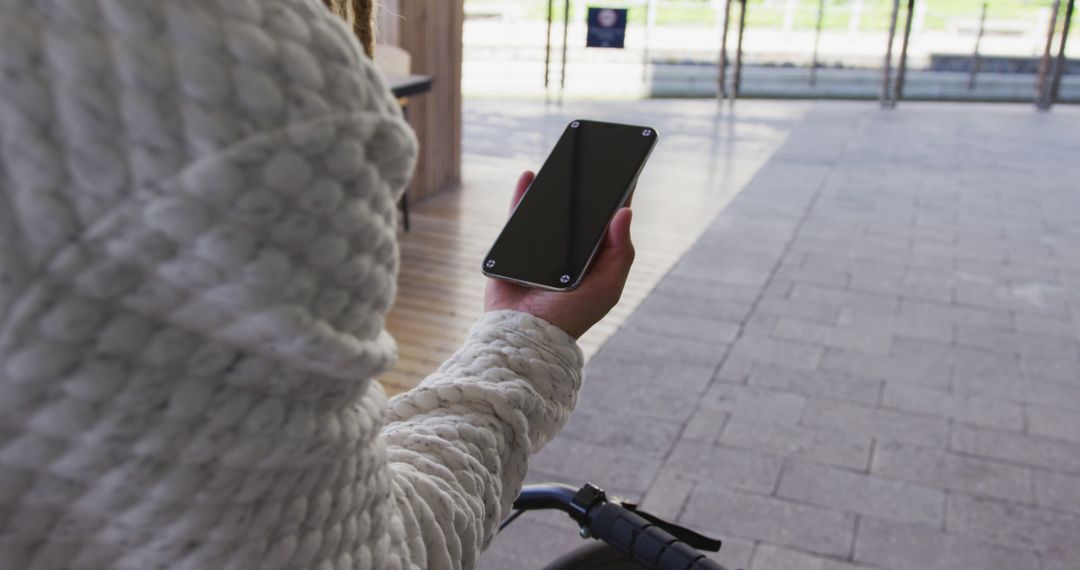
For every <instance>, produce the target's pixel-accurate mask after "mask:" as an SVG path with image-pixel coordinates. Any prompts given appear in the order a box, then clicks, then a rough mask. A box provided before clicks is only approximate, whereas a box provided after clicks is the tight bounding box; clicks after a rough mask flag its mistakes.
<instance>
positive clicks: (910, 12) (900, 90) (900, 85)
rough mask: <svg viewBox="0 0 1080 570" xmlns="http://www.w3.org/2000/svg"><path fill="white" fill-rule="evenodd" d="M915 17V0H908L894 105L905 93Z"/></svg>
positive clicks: (894, 86)
mask: <svg viewBox="0 0 1080 570" xmlns="http://www.w3.org/2000/svg"><path fill="white" fill-rule="evenodd" d="M914 18H915V0H908V3H907V20H906V21H905V22H904V41H903V43H901V44H900V66H899V67H898V68H897V69H896V84H895V85H893V97H892V106H893V107H895V106H896V103H897V102H898V101H900V97H902V96H903V95H904V74H905V73H907V46H908V41H909V40H910V38H911V21H912V20H913V19H914Z"/></svg>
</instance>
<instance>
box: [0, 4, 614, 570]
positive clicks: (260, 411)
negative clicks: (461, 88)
mask: <svg viewBox="0 0 1080 570" xmlns="http://www.w3.org/2000/svg"><path fill="white" fill-rule="evenodd" d="M369 8H370V7H369V6H367V5H366V4H365V3H364V2H359V6H358V9H355V8H354V9H351V10H349V11H348V12H349V13H350V14H353V15H355V14H359V15H360V16H361V18H360V20H361V21H360V25H359V26H358V28H359V29H360V30H361V31H364V30H365V29H366V28H367V25H368V22H367V20H366V19H365V18H364V17H363V15H364V14H365V13H369V12H370V10H369ZM363 35H364V34H363V33H362V34H361V36H363ZM366 37H367V38H368V40H370V33H367V34H366ZM368 47H369V48H370V46H368ZM414 150H415V142H414V140H413V136H412V134H411V133H410V131H409V129H408V127H407V126H406V124H405V123H404V121H402V119H401V116H400V113H399V111H398V109H397V105H396V103H395V101H394V100H393V98H392V97H391V96H390V94H389V93H388V92H387V89H386V87H385V85H384V82H383V80H382V79H381V78H380V76H379V74H378V72H376V70H375V69H374V67H373V66H372V64H371V62H370V61H369V59H368V58H367V57H366V56H365V55H364V53H363V51H362V49H361V46H360V45H359V44H358V42H357V40H356V37H355V34H354V33H353V31H352V30H350V29H349V27H348V26H347V25H346V24H345V23H344V22H343V21H342V20H341V19H340V18H337V17H335V16H334V15H333V14H332V13H331V12H330V11H328V10H327V9H326V8H325V7H324V6H323V5H322V4H320V3H319V2H318V1H317V0H261V1H259V0H183V1H181V0H175V1H171V2H146V1H144V0H79V1H75V0H3V1H0V568H4V569H8V568H11V569H28V570H29V569H49V570H52V569H59V568H87V569H99V568H131V569H139V570H147V569H152V568H192V569H195V568H198V569H204V568H205V569H208V568H319V569H331V568H333V569H355V568H380V569H381V568H387V569H394V568H470V567H472V566H473V565H474V563H475V561H476V558H477V555H478V554H479V552H480V551H481V550H482V549H483V547H484V546H485V545H486V544H487V543H488V541H490V540H491V538H492V536H493V535H494V533H495V529H496V526H497V523H498V521H499V519H500V517H502V516H503V515H504V514H505V513H506V512H507V510H508V508H509V506H510V504H511V502H512V501H513V499H514V497H515V496H516V494H517V492H518V491H519V490H520V487H521V483H522V480H523V478H524V476H525V472H526V469H527V466H528V457H529V455H530V453H532V452H534V451H536V450H537V449H539V448H540V447H541V446H542V445H544V443H545V442H546V441H548V440H550V439H551V438H552V437H554V435H555V434H556V432H557V431H558V430H559V428H560V427H561V426H562V425H563V423H564V422H565V421H566V419H567V416H568V414H569V413H570V410H571V409H572V408H573V406H574V402H575V399H576V395H577V391H578V388H579V386H580V383H581V367H582V356H581V353H580V351H579V350H578V348H577V346H576V344H575V341H574V338H575V337H577V336H579V335H580V334H581V333H583V332H584V331H585V330H586V329H588V328H589V327H590V326H591V325H592V324H594V323H595V322H596V321H597V320H599V319H600V318H601V317H602V316H603V315H604V314H605V313H606V312H607V310H608V309H610V308H611V307H612V306H613V305H614V304H615V302H616V301H617V300H618V297H619V294H620V292H621V289H622V285H623V282H624V281H625V279H626V274H627V271H628V269H629V267H630V263H631V262H632V258H633V248H632V246H631V245H630V241H629V223H630V216H629V211H623V212H620V213H619V215H617V216H616V218H615V221H614V222H613V224H612V226H611V229H610V230H609V235H608V237H607V239H606V242H605V245H604V247H603V249H602V251H601V254H600V256H599V258H598V262H597V263H596V266H595V267H594V269H593V270H592V272H591V274H590V275H589V276H588V277H587V278H586V280H585V282H584V285H583V286H582V287H581V288H580V289H579V290H577V291H575V292H573V293H566V294H554V293H546V292H541V291H538V290H531V289H523V288H519V287H515V286H511V285H508V284H505V283H494V282H493V283H491V284H490V285H489V287H488V291H487V309H488V312H487V313H486V314H484V316H482V317H481V318H480V320H479V321H478V322H477V323H476V325H475V327H474V328H473V330H472V332H471V334H470V336H469V338H468V340H466V342H465V344H464V346H463V347H462V348H461V350H459V351H458V352H457V353H456V354H455V355H454V356H453V357H452V358H451V359H450V360H448V361H447V362H446V363H445V364H444V365H443V366H442V367H440V368H439V370H438V372H436V373H435V374H433V375H432V376H430V377H429V378H427V379H426V380H425V381H424V382H423V383H422V384H421V385H420V386H419V387H418V388H416V389H414V390H412V391H411V392H408V393H406V394H403V395H401V396H399V397H397V398H394V399H393V400H391V401H389V402H387V400H386V398H385V396H384V393H383V391H382V388H381V387H380V386H379V385H378V383H376V382H373V381H372V380H371V379H372V378H373V377H375V376H377V375H378V374H380V373H382V372H384V371H386V370H387V369H388V368H389V367H390V366H391V365H392V363H393V361H394V358H395V352H396V351H395V345H394V342H393V340H392V339H391V338H390V336H389V335H388V334H387V333H386V331H385V330H384V328H383V316H384V314H385V312H386V310H387V308H388V307H389V306H390V304H391V302H392V300H393V298H394V288H395V281H396V271H397V265H398V259H397V257H398V253H397V244H396V241H395V224H396V222H395V219H396V218H395V216H396V212H395V203H396V200H397V197H398V195H399V193H400V192H401V190H402V188H403V187H404V185H405V183H406V182H407V180H408V177H409V175H410V172H411V169H412V163H413V157H414V154H415V153H414ZM528 176H529V175H528V174H527V175H526V176H523V177H522V179H521V180H519V181H518V186H517V196H520V194H521V193H522V192H523V191H524V188H525V187H526V186H527V185H528V182H529V178H528Z"/></svg>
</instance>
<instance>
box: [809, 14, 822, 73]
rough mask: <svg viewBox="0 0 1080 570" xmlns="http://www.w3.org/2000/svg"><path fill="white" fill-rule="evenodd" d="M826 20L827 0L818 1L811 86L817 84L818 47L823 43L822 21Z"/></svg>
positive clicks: (811, 61)
mask: <svg viewBox="0 0 1080 570" xmlns="http://www.w3.org/2000/svg"><path fill="white" fill-rule="evenodd" d="M824 18H825V0H818V7H817V26H816V27H815V30H814V55H813V57H812V58H811V59H810V86H811V87H813V86H814V85H816V84H817V66H818V45H819V44H820V43H821V21H822V19H824Z"/></svg>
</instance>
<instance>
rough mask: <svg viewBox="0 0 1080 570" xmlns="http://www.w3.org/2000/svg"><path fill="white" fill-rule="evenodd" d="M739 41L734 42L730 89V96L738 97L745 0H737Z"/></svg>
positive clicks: (744, 23)
mask: <svg viewBox="0 0 1080 570" xmlns="http://www.w3.org/2000/svg"><path fill="white" fill-rule="evenodd" d="M739 4H740V10H739V41H738V43H737V44H735V85H734V86H733V87H732V90H731V98H732V99H738V98H739V89H740V88H741V87H742V42H743V32H745V31H746V5H747V0H739Z"/></svg>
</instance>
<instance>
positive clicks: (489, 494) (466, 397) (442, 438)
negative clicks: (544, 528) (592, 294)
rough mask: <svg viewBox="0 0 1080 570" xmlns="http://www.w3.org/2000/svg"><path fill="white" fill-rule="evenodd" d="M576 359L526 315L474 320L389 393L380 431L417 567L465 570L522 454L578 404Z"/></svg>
mask: <svg viewBox="0 0 1080 570" xmlns="http://www.w3.org/2000/svg"><path fill="white" fill-rule="evenodd" d="M581 367H582V355H581V351H580V349H579V348H578V347H577V345H576V343H575V342H574V340H573V339H572V338H571V337H570V336H569V335H567V334H566V333H565V332H563V331H562V330H560V329H559V328H557V327H555V326H553V325H551V324H549V323H547V322H545V321H543V320H541V319H538V318H536V317H533V316H531V315H528V314H525V313H519V312H515V311H496V312H491V313H488V314H486V315H484V316H483V318H481V319H480V320H479V321H478V322H477V323H476V325H475V326H474V327H473V329H472V332H471V333H470V335H469V338H468V340H466V341H465V344H464V346H463V347H462V348H461V349H460V350H459V351H458V352H457V353H456V354H454V356H453V357H451V358H450V360H448V361H447V362H446V363H445V364H443V365H442V367H440V368H439V370H438V371H437V372H436V373H434V374H432V375H431V376H429V377H428V378H427V379H426V380H424V382H423V383H421V384H420V386H418V387H417V388H415V389H413V390H411V391H410V392H407V393H405V394H402V395H400V396H398V397H396V398H394V399H393V400H392V401H391V403H390V411H389V414H388V418H387V419H388V424H387V426H386V428H385V429H384V431H383V433H384V435H385V437H386V441H387V445H388V457H389V461H390V468H391V470H392V471H393V474H394V478H393V482H394V487H393V494H394V499H395V502H396V504H397V506H398V508H399V509H400V512H401V516H402V519H403V521H404V523H405V526H406V529H407V534H409V535H410V536H414V537H417V540H418V541H422V542H423V544H413V545H411V552H412V554H413V556H414V559H413V562H414V563H416V564H418V565H419V566H420V567H422V568H471V567H472V566H473V564H474V563H475V560H476V556H477V555H478V554H479V552H480V550H481V549H482V548H483V547H484V546H486V545H487V543H488V542H489V541H490V540H491V538H492V537H493V536H494V534H495V529H496V528H497V526H498V523H499V521H500V519H501V518H502V516H503V515H504V514H505V513H506V512H507V511H508V509H509V507H510V505H511V503H512V502H513V500H514V498H515V497H516V496H517V494H518V492H519V491H520V490H521V484H522V481H523V480H524V478H525V473H526V471H527V469H528V458H529V455H530V454H531V453H533V452H536V451H537V450H539V449H540V447H541V446H543V445H544V443H546V442H547V441H549V440H550V439H551V438H552V437H554V436H555V434H556V433H557V432H558V430H559V429H560V428H561V427H562V426H563V424H564V423H565V422H566V419H567V418H568V416H569V414H570V411H571V410H572V409H573V407H574V404H575V402H576V400H577V393H578V388H579V387H580V385H581Z"/></svg>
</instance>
